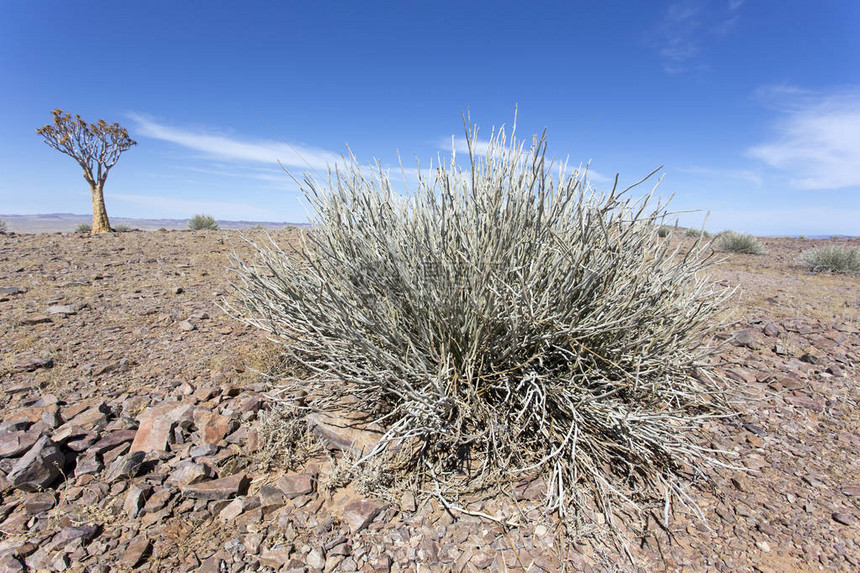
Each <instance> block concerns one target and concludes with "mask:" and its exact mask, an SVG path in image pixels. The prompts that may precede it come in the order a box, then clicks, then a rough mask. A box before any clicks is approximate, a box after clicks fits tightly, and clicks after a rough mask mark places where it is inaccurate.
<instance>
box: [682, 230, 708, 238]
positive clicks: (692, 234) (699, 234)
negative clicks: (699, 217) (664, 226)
mask: <svg viewBox="0 0 860 573" xmlns="http://www.w3.org/2000/svg"><path fill="white" fill-rule="evenodd" d="M684 235H685V236H687V237H696V238H698V237H703V238H708V237H710V236H711V234H710V233H709V232H707V231H704V230H702V229H687V230H686V231H684Z"/></svg>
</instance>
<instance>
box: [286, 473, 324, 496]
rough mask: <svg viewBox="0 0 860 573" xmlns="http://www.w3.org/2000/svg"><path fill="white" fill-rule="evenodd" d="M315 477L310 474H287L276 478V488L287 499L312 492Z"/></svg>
mask: <svg viewBox="0 0 860 573" xmlns="http://www.w3.org/2000/svg"><path fill="white" fill-rule="evenodd" d="M315 483H316V479H315V478H314V476H313V475H312V474H309V473H301V474H287V475H284V476H281V478H280V479H279V480H278V489H279V490H281V491H282V492H284V495H285V496H287V497H288V498H289V499H293V498H296V497H299V496H300V495H307V494H309V493H313V491H314V486H315Z"/></svg>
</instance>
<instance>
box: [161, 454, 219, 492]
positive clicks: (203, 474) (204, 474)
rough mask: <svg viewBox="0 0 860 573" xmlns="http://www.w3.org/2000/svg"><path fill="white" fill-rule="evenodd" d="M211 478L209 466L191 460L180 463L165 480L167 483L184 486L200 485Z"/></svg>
mask: <svg viewBox="0 0 860 573" xmlns="http://www.w3.org/2000/svg"><path fill="white" fill-rule="evenodd" d="M212 476H213V474H212V470H211V469H209V466H207V465H205V464H200V463H194V462H192V461H191V460H184V461H182V462H180V463H179V464H178V465H177V466H176V468H175V469H174V470H173V471H172V472H171V473H170V476H169V477H168V478H167V483H171V484H175V485H179V486H185V485H192V484H195V483H200V482H201V481H204V480H205V479H207V478H211V477H212Z"/></svg>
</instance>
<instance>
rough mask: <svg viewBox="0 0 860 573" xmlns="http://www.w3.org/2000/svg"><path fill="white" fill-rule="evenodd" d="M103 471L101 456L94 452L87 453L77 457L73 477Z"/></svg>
mask: <svg viewBox="0 0 860 573" xmlns="http://www.w3.org/2000/svg"><path fill="white" fill-rule="evenodd" d="M102 469H104V463H102V459H101V456H100V455H99V454H97V453H96V452H89V453H87V454H86V455H83V456H80V457H78V461H77V464H76V465H75V477H81V476H82V475H89V474H97V473H99V472H100V471H102Z"/></svg>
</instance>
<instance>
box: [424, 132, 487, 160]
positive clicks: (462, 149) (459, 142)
mask: <svg viewBox="0 0 860 573" xmlns="http://www.w3.org/2000/svg"><path fill="white" fill-rule="evenodd" d="M489 146H490V142H489V140H486V139H478V140H477V141H473V142H472V152H473V153H474V154H475V155H481V156H483V155H486V154H487V149H488V148H489ZM437 147H438V148H439V149H441V150H444V151H447V152H449V153H450V152H451V151H452V150H453V151H456V152H457V155H466V156H468V154H469V144H468V142H467V141H466V138H465V137H464V136H461V137H457V136H454V135H452V136H451V137H450V138H445V137H443V138H441V139H440V140H439V141H438V143H437Z"/></svg>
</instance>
